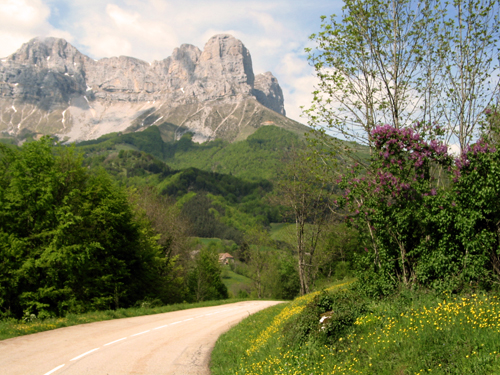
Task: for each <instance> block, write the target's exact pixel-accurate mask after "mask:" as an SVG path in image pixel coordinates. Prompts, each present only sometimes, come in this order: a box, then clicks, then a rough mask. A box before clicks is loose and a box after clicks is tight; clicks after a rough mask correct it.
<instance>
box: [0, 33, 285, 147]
mask: <svg viewBox="0 0 500 375" xmlns="http://www.w3.org/2000/svg"><path fill="white" fill-rule="evenodd" d="M248 100H253V101H255V102H256V103H259V104H260V105H263V106H264V107H267V108H268V109H270V110H272V111H275V112H277V113H278V114H280V115H284V114H285V110H284V99H283V92H282V91H281V88H280V86H279V84H278V81H277V79H276V78H275V77H274V76H273V75H272V74H271V73H270V72H267V73H264V74H260V75H257V76H255V75H254V72H253V68H252V58H251V56H250V52H249V51H248V49H247V48H246V47H245V45H244V44H243V43H242V42H241V41H240V40H238V39H236V38H235V37H233V36H231V35H228V34H219V35H215V36H213V37H212V38H210V39H209V40H208V41H207V43H206V44H205V46H204V48H203V51H201V50H200V49H199V48H198V47H195V46H193V45H190V44H183V45H181V46H180V47H178V48H175V49H174V51H173V53H172V55H171V56H170V57H167V58H166V59H164V60H161V61H154V62H152V63H148V62H146V61H143V60H139V59H136V58H133V57H128V56H120V57H110V58H103V59H100V60H93V59H91V58H89V57H87V56H85V55H83V54H82V53H80V52H79V51H78V50H77V49H76V48H75V47H74V46H72V45H71V44H70V43H68V42H67V41H65V40H64V39H58V38H35V39H32V40H30V41H29V42H28V43H25V44H23V45H22V46H21V48H20V49H19V50H18V51H16V52H15V53H14V54H12V55H11V56H9V57H7V58H5V59H3V60H2V61H1V62H0V119H1V121H0V131H3V132H6V134H10V135H16V134H18V133H19V132H21V131H22V130H23V129H31V131H35V132H40V133H51V134H54V133H59V134H61V135H64V136H65V137H67V138H68V139H69V140H79V139H91V138H95V137H97V136H100V135H102V134H106V133H109V132H112V131H123V130H125V129H126V128H128V127H130V126H132V128H134V129H137V128H144V127H146V126H149V125H151V124H153V123H154V124H157V123H158V122H159V121H161V120H163V119H165V120H166V119H168V121H169V123H171V124H175V125H177V126H179V128H181V127H182V128H183V129H184V130H183V131H186V129H191V130H192V131H193V132H194V133H195V134H199V139H200V140H203V139H211V138H214V137H217V136H218V135H217V134H221V131H222V130H223V129H224V128H226V127H227V126H229V124H231V123H232V122H234V121H236V120H232V118H233V117H235V118H236V117H238V116H239V117H238V118H239V120H238V121H236V123H237V124H239V125H238V126H242V124H250V123H251V122H252V121H253V120H252V119H246V117H245V116H253V115H255V113H257V112H255V111H257V109H255V110H254V114H253V115H252V113H249V108H250V107H248V108H247V107H246V104H245V106H243V107H242V103H247V102H248ZM222 105H223V106H226V107H225V108H226V109H227V108H233V110H230V111H229V112H228V113H226V115H222V112H223V111H222V110H216V107H217V106H222ZM185 106H189V108H190V109H189V110H187V109H186V111H187V112H190V111H194V112H193V113H191V114H189V113H185V114H183V115H179V113H184V112H183V111H184V109H181V108H187V107H185ZM252 106H253V105H252ZM28 107H29V108H28ZM18 108H23V110H22V111H21V113H19V111H18ZM236 108H238V111H239V112H238V114H236V112H237V110H236ZM252 108H254V107H252ZM255 108H256V107H255ZM24 109H26V111H25V110H24ZM226 109H225V110H224V112H226ZM259 111H260V110H259ZM144 113H146V114H148V116H146V121H142V120H141V121H139V120H136V119H139V118H142V117H141V116H143V114H144ZM150 113H157V114H158V115H156V114H155V115H154V116H153V115H149V114H150ZM174 113H175V114H174ZM195 114H196V116H195ZM148 118H154V121H150V120H148ZM165 120H163V121H165ZM138 121H139V122H138ZM258 121H261V120H258ZM264 122H265V121H264ZM231 126H233V125H231ZM245 126H246V125H245ZM228 131H229V130H227V129H226V130H224V132H226V134H229V133H230V134H232V135H230V136H227V137H229V138H231V137H232V138H234V137H236V136H237V134H238V132H239V130H238V129H232V130H230V131H229V133H227V132H228Z"/></svg>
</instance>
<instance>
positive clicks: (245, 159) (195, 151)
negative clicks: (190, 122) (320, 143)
mask: <svg viewBox="0 0 500 375" xmlns="http://www.w3.org/2000/svg"><path fill="white" fill-rule="evenodd" d="M300 144H301V143H300V141H299V138H298V137H297V136H296V135H295V134H294V133H292V132H290V131H288V130H285V129H282V128H278V127H276V126H273V125H269V126H262V127H260V128H259V129H257V131H256V132H255V133H253V134H252V135H250V136H249V137H248V138H247V139H246V140H244V141H240V142H235V143H231V144H229V143H227V142H224V141H222V140H214V141H210V142H205V143H203V144H197V143H194V142H192V141H191V138H190V137H189V136H187V135H185V136H183V137H182V138H181V139H180V140H179V141H178V142H176V143H174V144H172V145H171V146H170V150H172V153H171V156H169V157H167V158H166V159H165V161H166V162H167V163H168V164H169V165H171V166H172V167H174V168H189V167H196V168H199V169H202V170H206V171H213V172H219V173H224V174H231V175H233V176H237V177H240V178H244V179H246V180H257V181H258V180H262V179H266V180H273V179H274V178H275V177H276V172H277V170H278V169H279V167H280V164H281V158H282V157H283V153H284V152H286V151H287V150H289V149H290V148H292V147H297V146H299V145H300Z"/></svg>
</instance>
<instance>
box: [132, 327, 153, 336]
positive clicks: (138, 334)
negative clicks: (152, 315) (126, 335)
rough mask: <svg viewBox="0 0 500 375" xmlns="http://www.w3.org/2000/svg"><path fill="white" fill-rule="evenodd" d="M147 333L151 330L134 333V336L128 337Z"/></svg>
mask: <svg viewBox="0 0 500 375" xmlns="http://www.w3.org/2000/svg"><path fill="white" fill-rule="evenodd" d="M149 331H151V330H150V329H148V330H147V331H144V332H139V333H136V334H135V335H131V336H130V337H134V336H139V335H142V334H143V333H147V332H149Z"/></svg>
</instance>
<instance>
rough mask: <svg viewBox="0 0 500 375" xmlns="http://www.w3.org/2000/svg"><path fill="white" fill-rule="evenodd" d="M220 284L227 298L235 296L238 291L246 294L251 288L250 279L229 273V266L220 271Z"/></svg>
mask: <svg viewBox="0 0 500 375" xmlns="http://www.w3.org/2000/svg"><path fill="white" fill-rule="evenodd" d="M222 282H223V283H224V285H225V286H226V288H227V290H228V292H229V297H231V296H237V295H238V292H239V291H240V290H244V291H246V292H247V293H248V292H249V291H250V288H251V286H252V280H251V279H249V278H248V277H246V276H243V275H240V274H237V273H236V272H233V271H231V269H230V268H229V266H224V268H223V270H222Z"/></svg>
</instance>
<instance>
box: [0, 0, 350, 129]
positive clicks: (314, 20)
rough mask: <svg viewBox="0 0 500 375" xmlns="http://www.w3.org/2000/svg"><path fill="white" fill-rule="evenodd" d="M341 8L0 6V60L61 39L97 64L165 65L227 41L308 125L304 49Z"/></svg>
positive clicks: (0, 2) (94, 3) (50, 2)
mask: <svg viewBox="0 0 500 375" xmlns="http://www.w3.org/2000/svg"><path fill="white" fill-rule="evenodd" d="M341 7H342V1H340V0H331V1H325V0H323V1H320V0H308V1H304V0H301V1H298V0H288V1H285V0H255V1H254V0H213V1H211V0H205V1H202V0H184V1H179V0H177V1H174V0H116V1H113V0H110V1H106V0H104V1H103V0H73V1H61V0H0V40H2V43H1V44H0V57H5V56H7V55H10V54H11V53H13V52H15V51H16V50H17V49H18V48H19V47H20V46H21V44H22V43H25V42H27V41H28V40H29V39H31V38H33V37H36V36H55V37H62V38H65V39H66V40H68V41H69V42H70V43H72V44H73V45H74V46H75V47H77V48H78V49H79V50H80V51H81V52H83V53H85V54H86V55H88V56H90V57H92V58H95V59H99V58H102V57H110V56H119V55H126V56H133V57H136V58H139V59H142V60H145V61H149V62H151V61H153V60H160V59H164V58H166V57H168V56H170V55H171V53H172V50H173V49H174V48H175V47H178V46H180V45H181V44H183V43H189V44H193V45H195V46H197V47H199V48H200V49H203V46H204V44H205V43H206V41H207V40H208V39H209V38H210V37H211V36H213V35H215V34H218V33H229V34H232V35H234V36H235V37H237V38H238V39H240V40H241V41H242V42H243V43H244V44H245V46H246V47H247V48H248V49H249V50H250V53H251V55H252V61H253V67H254V71H255V73H256V74H258V73H263V72H266V71H271V72H272V73H273V74H274V75H275V76H276V77H277V78H278V80H279V82H280V85H281V87H282V88H283V91H284V94H285V109H286V111H287V115H288V116H289V117H291V118H293V119H295V120H298V121H301V122H305V120H304V119H301V118H300V117H299V116H300V113H301V111H300V106H301V105H304V106H306V107H307V106H308V105H309V103H310V102H311V92H312V91H313V86H314V81H315V78H314V74H313V73H314V72H313V69H312V68H311V67H310V66H309V65H308V63H307V59H306V54H305V53H304V48H305V47H306V46H308V45H309V44H310V41H309V39H308V37H309V35H310V34H312V33H314V32H317V31H319V29H320V16H321V15H330V14H332V13H337V14H338V13H340V10H341Z"/></svg>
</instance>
